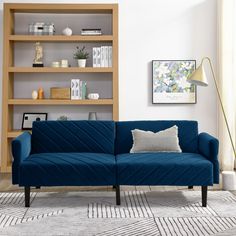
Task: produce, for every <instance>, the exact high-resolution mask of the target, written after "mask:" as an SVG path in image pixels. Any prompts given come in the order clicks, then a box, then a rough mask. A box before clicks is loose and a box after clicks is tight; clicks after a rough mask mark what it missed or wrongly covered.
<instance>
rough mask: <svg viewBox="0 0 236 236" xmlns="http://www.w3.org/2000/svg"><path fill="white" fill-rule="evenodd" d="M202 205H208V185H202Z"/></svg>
mask: <svg viewBox="0 0 236 236" xmlns="http://www.w3.org/2000/svg"><path fill="white" fill-rule="evenodd" d="M202 206H203V207H206V206H207V186H202Z"/></svg>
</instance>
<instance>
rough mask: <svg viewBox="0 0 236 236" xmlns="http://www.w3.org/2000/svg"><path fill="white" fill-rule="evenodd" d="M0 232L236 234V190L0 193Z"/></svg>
mask: <svg viewBox="0 0 236 236" xmlns="http://www.w3.org/2000/svg"><path fill="white" fill-rule="evenodd" d="M0 235H1V236H2V235H14V236H15V235H31V236H34V235H44V236H45V235H78V236H86V235H98V236H118V235H122V236H131V235H132V236H135V235H140V236H152V235H155V236H158V235H165V236H175V235H181V236H182V235H186V236H188V235H192V236H195V235H198V236H202V235H230V236H231V235H236V196H234V195H233V194H231V193H230V192H226V191H209V192H208V207H206V208H203V207H201V192H200V191H191V190H188V191H155V192H145V191H125V192H121V206H116V205H115V193H114V192H68V193H64V192H63V193H54V192H51V193H46V192H38V193H35V192H33V193H31V207H30V208H25V207H24V195H23V193H0Z"/></svg>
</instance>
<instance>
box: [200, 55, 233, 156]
mask: <svg viewBox="0 0 236 236" xmlns="http://www.w3.org/2000/svg"><path fill="white" fill-rule="evenodd" d="M204 60H207V61H208V62H209V64H210V68H211V73H212V75H213V79H214V83H215V87H216V91H217V95H218V98H219V101H220V106H221V109H222V112H223V116H224V119H225V124H226V127H227V130H228V134H229V138H230V142H231V145H232V148H233V152H234V157H235V158H236V150H235V147H234V142H233V138H232V135H231V132H230V129H229V123H228V120H227V117H226V113H225V109H224V106H223V102H222V99H221V96H220V91H219V86H218V83H217V80H216V76H215V73H214V70H213V66H212V63H211V59H210V58H209V57H204V58H202V61H201V65H202V64H203V62H204Z"/></svg>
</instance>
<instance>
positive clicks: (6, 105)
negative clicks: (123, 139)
mask: <svg viewBox="0 0 236 236" xmlns="http://www.w3.org/2000/svg"><path fill="white" fill-rule="evenodd" d="M16 13H21V14H24V17H26V18H27V17H28V16H29V19H30V17H32V15H33V14H35V13H40V15H41V16H43V14H48V13H52V15H53V14H55V15H56V16H55V19H59V20H58V22H60V17H63V16H62V15H61V14H81V15H79V17H84V19H86V20H85V22H84V24H85V26H86V27H87V26H88V24H87V23H88V22H90V21H91V20H92V19H93V18H94V14H96V15H97V14H106V15H107V16H106V17H107V19H109V22H108V24H107V26H108V27H109V30H108V31H107V35H94V36H90V35H88V36H84V35H72V36H64V35H27V32H22V31H20V29H26V27H27V26H26V25H23V23H19V22H15V21H16V20H17V17H18V16H19V15H17V14H16ZM28 13H30V14H28ZM90 14H91V19H90ZM84 15H86V16H84ZM96 17H97V16H96ZM99 17H100V16H99ZM101 17H104V16H101ZM26 18H25V19H26ZM31 19H32V18H31ZM67 19H68V22H64V23H65V24H66V23H70V22H69V21H70V19H71V18H70V17H68V18H67ZM63 20H64V18H63ZM86 21H88V22H86ZM15 23H17V24H15ZM28 23H31V22H30V21H29V22H28ZM24 24H25V23H24ZM68 25H69V24H68ZM3 32H4V37H3V45H5V46H4V48H3V86H2V94H3V95H2V97H3V102H2V107H3V111H2V140H1V142H2V150H1V166H0V171H1V172H11V162H12V154H11V141H12V139H13V138H15V137H17V136H18V135H20V134H21V133H22V132H23V131H22V130H17V129H15V125H14V110H15V109H14V108H15V107H16V106H17V109H19V112H22V113H23V112H24V111H23V106H32V109H33V108H34V106H42V108H44V107H46V106H57V107H59V106H67V105H68V106H69V107H67V109H74V107H75V106H110V107H111V109H110V107H109V108H108V109H109V110H111V112H112V118H113V120H118V119H119V110H118V108H119V106H118V102H119V99H118V4H33V3H19V4H18V3H4V31H3ZM17 32H21V33H22V34H17ZM38 41H39V42H47V43H48V44H47V49H49V51H50V50H51V52H52V53H54V50H57V49H58V47H59V46H62V47H63V50H64V51H65V50H67V48H70V45H69V44H70V43H71V44H72V43H76V42H78V43H88V44H89V47H91V46H92V47H93V45H95V46H97V44H100V45H104V44H105V43H108V44H109V45H111V46H112V67H102V68H96V67H95V68H94V67H85V68H79V67H68V68H53V67H41V68H39V67H17V66H16V65H19V63H18V62H19V61H20V60H22V57H23V55H24V53H26V54H27V53H28V52H27V50H28V48H29V47H32V43H34V42H38ZM53 43H56V46H54V45H53ZM22 45H24V47H22V48H21V50H18V48H19V47H20V46H22ZM71 46H72V45H71ZM61 56H63V55H61ZM18 73H21V74H20V75H19V74H18ZM29 73H35V75H34V74H33V75H29ZM37 73H38V74H37ZM40 73H51V74H48V75H47V77H48V78H49V82H48V81H43V82H45V83H51V81H50V79H51V80H53V82H54V80H55V82H61V80H60V81H58V80H59V75H58V77H57V76H55V75H53V74H52V73H64V74H65V76H66V74H67V73H68V74H70V73H78V74H80V73H91V75H81V77H83V76H84V77H85V78H86V79H90V78H92V80H91V81H92V82H94V80H96V79H97V78H98V80H96V82H95V83H96V86H97V85H98V86H100V84H101V86H104V81H102V82H101V83H100V79H101V78H102V77H103V75H102V74H101V73H110V74H109V75H105V74H104V76H105V77H106V78H107V77H108V78H111V80H112V87H111V88H112V93H110V94H112V98H110V99H99V100H88V99H85V100H53V99H42V100H33V99H17V98H14V90H15V89H16V88H14V86H15V85H16V84H18V85H19V84H20V83H22V81H21V80H17V81H16V79H17V78H24V77H27V76H29V77H30V76H32V77H35V81H37V83H38V82H40V80H42V78H43V77H44V76H43V75H40ZM64 74H63V75H60V78H61V77H64ZM99 74H100V75H99ZM24 75H25V76H24ZM73 76H74V75H73ZM74 77H75V76H74ZM76 77H77V76H76ZM78 77H79V76H78ZM67 78H70V75H68V76H66V81H68V79H67ZM14 81H15V82H16V83H15V82H14ZM35 81H34V79H33V81H32V83H34V82H35ZM24 82H25V81H24ZM109 83H110V81H109ZM21 85H23V84H21ZM21 87H22V88H24V85H23V86H21ZM36 87H37V86H36ZM99 89H100V90H101V89H103V90H104V92H105V89H107V87H106V88H105V87H100V88H99ZM28 94H29V93H28ZM107 97H110V95H108V96H107ZM71 105H72V106H73V108H72V107H70V106H71ZM19 106H21V107H19ZM29 108H30V109H31V107H29ZM85 109H86V108H85ZM99 109H100V108H99ZM102 109H103V108H102ZM104 109H107V108H104ZM52 110H53V109H52ZM13 127H14V128H13ZM17 127H18V126H16V128H17Z"/></svg>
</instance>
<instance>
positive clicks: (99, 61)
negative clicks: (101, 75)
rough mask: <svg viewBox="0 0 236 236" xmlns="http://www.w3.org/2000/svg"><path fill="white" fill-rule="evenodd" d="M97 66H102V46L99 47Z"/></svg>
mask: <svg viewBox="0 0 236 236" xmlns="http://www.w3.org/2000/svg"><path fill="white" fill-rule="evenodd" d="M97 67H101V48H100V47H98V48H97Z"/></svg>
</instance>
